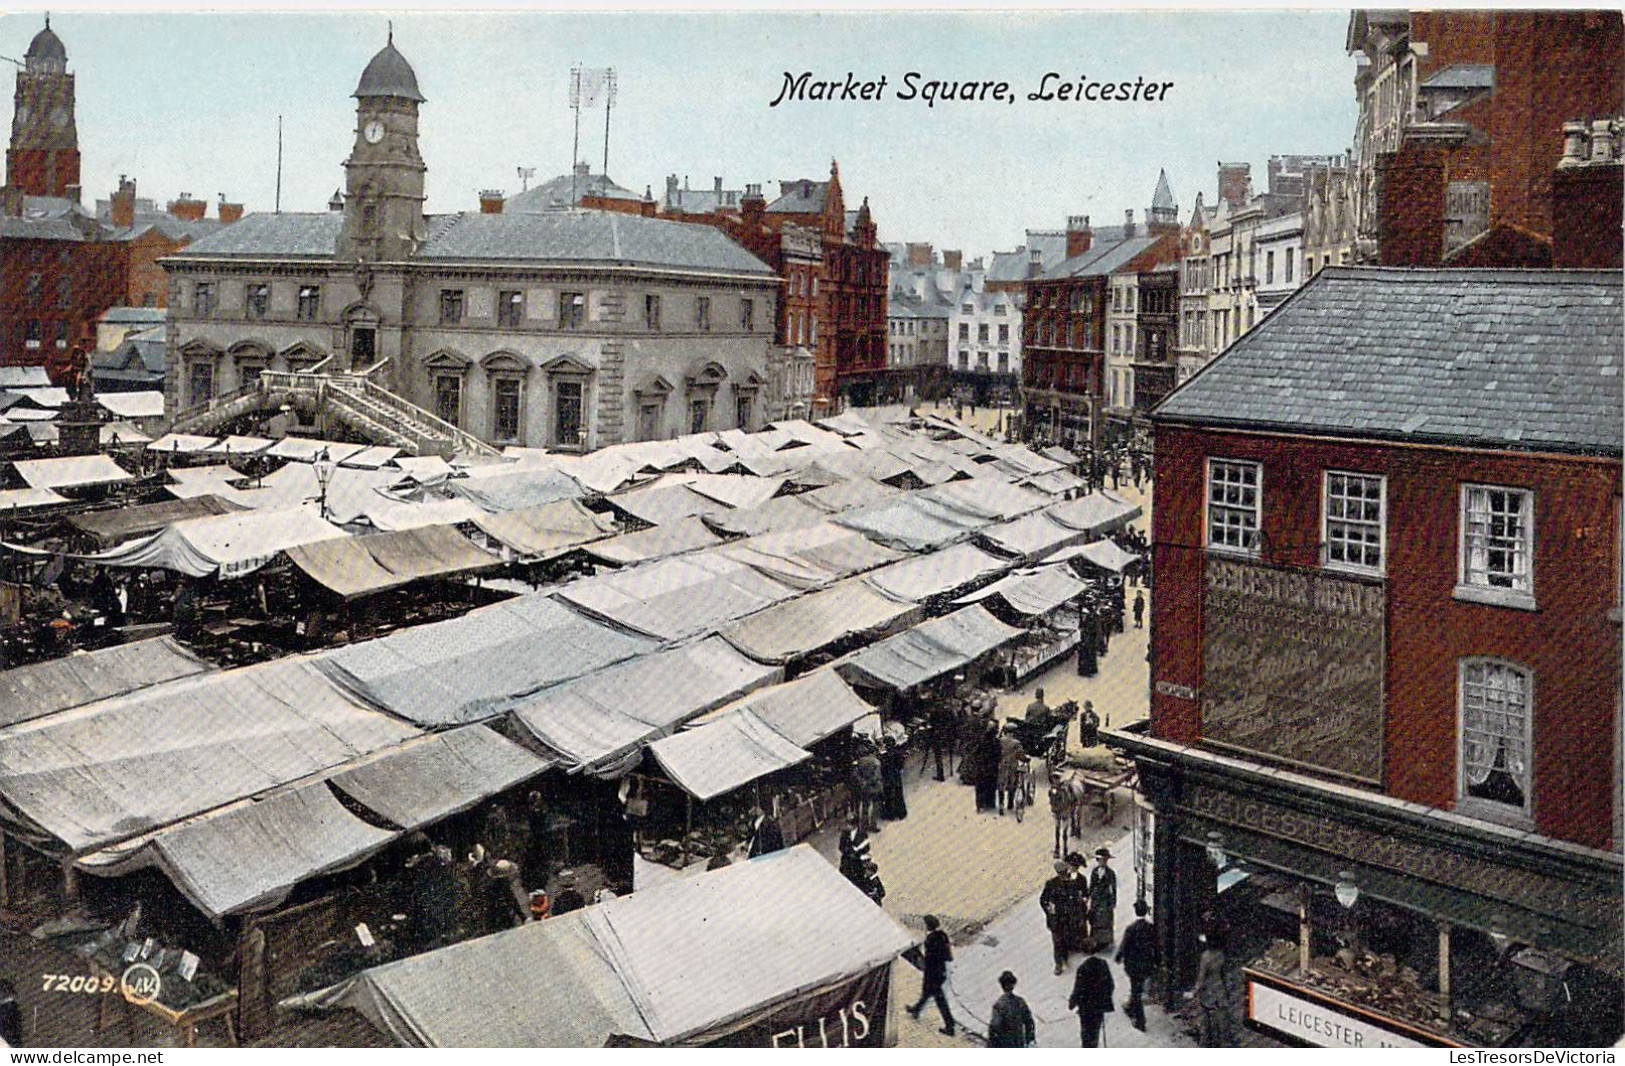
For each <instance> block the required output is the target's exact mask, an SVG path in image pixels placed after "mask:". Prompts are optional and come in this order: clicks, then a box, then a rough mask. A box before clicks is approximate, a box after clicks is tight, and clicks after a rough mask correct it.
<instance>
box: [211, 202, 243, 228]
mask: <svg viewBox="0 0 1625 1066" xmlns="http://www.w3.org/2000/svg"><path fill="white" fill-rule="evenodd" d="M215 210H216V211H218V212H220V224H221V225H222V226H229V225H231V224H232V223H233V222H236V221H237V220H238V219H240V218H242V217H243V205H242V204H234V203H228V202H227V201H226V198H225V197H224V196H222V197H221V198H220V206H219V207H217V208H215Z"/></svg>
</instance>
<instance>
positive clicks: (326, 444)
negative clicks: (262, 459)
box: [266, 437, 368, 463]
mask: <svg viewBox="0 0 1625 1066" xmlns="http://www.w3.org/2000/svg"><path fill="white" fill-rule="evenodd" d="M367 447H368V446H367V445H365V444H353V443H350V442H348V441H337V440H313V439H311V438H309V437H283V438H282V439H281V440H279V441H277V442H276V443H275V444H274V445H272V446H271V449H270V450H269V451H268V452H266V454H267V455H272V456H275V457H276V458H278V459H290V460H292V461H294V462H296V463H314V462H315V461H316V457H317V456H319V455H321V454H322V452H324V451H325V452H326V453H327V458H328V459H330V460H332V461H333V462H335V463H342V462H344V460H346V459H348V458H350V456H352V455H355V454H356V453H358V452H363V451H366V450H367Z"/></svg>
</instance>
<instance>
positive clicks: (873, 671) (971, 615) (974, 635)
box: [836, 606, 1021, 692]
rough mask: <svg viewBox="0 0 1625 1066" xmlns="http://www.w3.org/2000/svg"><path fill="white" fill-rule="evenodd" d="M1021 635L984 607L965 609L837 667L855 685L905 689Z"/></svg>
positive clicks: (911, 631) (882, 642)
mask: <svg viewBox="0 0 1625 1066" xmlns="http://www.w3.org/2000/svg"><path fill="white" fill-rule="evenodd" d="M1019 636H1021V630H1019V629H1013V628H1011V627H1010V626H1007V625H1005V624H1004V623H1003V622H1001V621H999V620H998V619H997V618H994V617H993V616H992V615H991V614H988V613H987V608H985V607H981V606H974V607H965V608H962V609H960V610H958V611H955V612H954V613H953V614H950V615H945V616H943V617H942V618H933V619H932V620H931V621H929V622H922V623H920V624H919V625H917V626H915V627H914V628H913V629H910V630H907V631H906V632H902V633H899V634H897V635H896V636H894V637H888V638H886V639H885V640H883V641H881V642H880V643H879V644H872V645H870V646H869V647H867V648H864V649H863V650H862V651H859V652H857V653H855V654H853V655H851V656H849V657H848V658H846V659H844V660H842V661H841V662H840V663H839V664H837V666H836V669H838V670H840V672H841V676H842V677H844V678H846V679H847V680H848V681H850V682H852V683H853V684H855V685H867V686H869V687H871V688H889V689H895V690H897V691H899V692H906V691H908V690H909V689H912V688H915V687H916V686H919V685H923V684H925V683H926V682H928V681H932V680H935V679H936V678H939V677H941V676H942V675H943V674H946V673H949V672H951V671H953V670H958V669H959V668H961V667H963V666H965V665H967V664H969V663H973V662H975V661H976V660H977V659H980V658H981V657H982V656H984V655H986V654H987V653H988V652H990V651H993V650H994V649H995V648H998V647H1000V646H1002V645H1004V644H1007V643H1009V642H1010V641H1012V640H1015V639H1016V638H1017V637H1019Z"/></svg>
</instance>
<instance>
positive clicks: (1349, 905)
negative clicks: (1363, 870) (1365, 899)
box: [1332, 870, 1360, 910]
mask: <svg viewBox="0 0 1625 1066" xmlns="http://www.w3.org/2000/svg"><path fill="white" fill-rule="evenodd" d="M1332 891H1333V892H1335V893H1336V895H1337V902H1338V903H1340V904H1341V905H1342V907H1343V909H1344V910H1353V909H1354V905H1355V904H1356V903H1358V902H1359V900H1360V886H1359V885H1357V884H1355V883H1354V875H1353V874H1352V873H1350V872H1349V871H1347V870H1340V871H1338V874H1337V887H1335V888H1334V889H1333V890H1332Z"/></svg>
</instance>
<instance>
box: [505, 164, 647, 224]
mask: <svg viewBox="0 0 1625 1066" xmlns="http://www.w3.org/2000/svg"><path fill="white" fill-rule="evenodd" d="M572 180H573V181H574V182H575V193H576V195H575V203H577V204H579V203H581V198H582V197H583V196H599V197H603V198H604V199H606V200H638V201H641V200H642V199H643V194H642V193H636V192H633V191H632V190H631V189H626V188H622V187H621V186H619V185H617V184H615V179H613V178H611V177H609V176H608V175H607V174H593V173H591V172H589V173H586V174H576V175H570V174H560V175H559V176H558V177H556V178H550V179H548V180H547V181H544V182H542V183H541V184H540V185H535V186H532V187H531V188H529V189H526V190H525V191H524V192H522V193H520V194H519V195H517V196H513V197H510V198H509V199H508V202H507V203H506V204H504V205H503V207H502V212H503V214H508V215H511V214H514V213H515V212H518V213H521V214H534V213H536V212H539V211H549V210H552V209H554V208H560V207H569V206H570V182H571V181H572Z"/></svg>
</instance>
